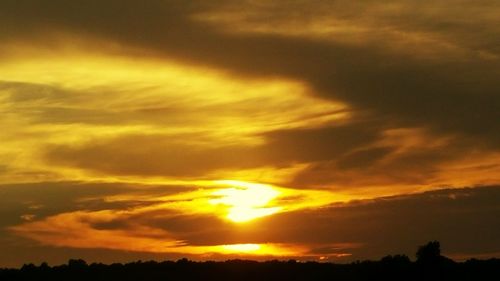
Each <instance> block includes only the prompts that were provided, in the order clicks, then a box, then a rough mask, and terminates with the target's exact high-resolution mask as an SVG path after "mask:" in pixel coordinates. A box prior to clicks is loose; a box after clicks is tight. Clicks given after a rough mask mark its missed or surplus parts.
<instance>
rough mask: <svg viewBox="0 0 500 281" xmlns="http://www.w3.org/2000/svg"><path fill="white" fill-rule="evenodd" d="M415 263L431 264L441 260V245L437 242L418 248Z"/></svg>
mask: <svg viewBox="0 0 500 281" xmlns="http://www.w3.org/2000/svg"><path fill="white" fill-rule="evenodd" d="M416 256H417V261H419V262H428V261H429V262H432V261H436V260H438V259H439V258H441V245H440V244H439V242H438V241H432V242H429V243H427V244H426V245H422V246H420V247H418V251H417V254H416Z"/></svg>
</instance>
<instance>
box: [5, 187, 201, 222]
mask: <svg viewBox="0 0 500 281" xmlns="http://www.w3.org/2000/svg"><path fill="white" fill-rule="evenodd" d="M190 189H191V187H185V186H172V185H163V186H161V185H157V186H154V185H141V184H125V183H86V182H41V183H23V184H2V185H0V226H2V227H5V226H10V225H14V224H17V223H20V222H22V218H21V216H22V215H25V214H32V215H34V216H35V217H36V219H42V218H44V217H47V216H51V215H55V214H58V213H63V212H70V211H77V210H100V209H103V208H108V209H122V208H126V207H129V206H130V207H131V206H138V205H141V204H144V202H141V201H140V200H137V201H134V200H129V201H126V202H105V201H104V200H103V198H104V197H106V196H111V195H119V194H127V195H132V194H136V195H144V194H155V195H157V196H161V195H168V194H172V193H176V192H180V191H188V190H190ZM151 203H152V202H147V204H151Z"/></svg>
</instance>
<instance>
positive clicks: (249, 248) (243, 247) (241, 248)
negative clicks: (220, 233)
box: [222, 244, 260, 253]
mask: <svg viewBox="0 0 500 281" xmlns="http://www.w3.org/2000/svg"><path fill="white" fill-rule="evenodd" d="M222 248H223V249H225V250H228V251H231V252H243V253H247V252H255V251H258V250H260V245H259V244H231V245H223V246H222Z"/></svg>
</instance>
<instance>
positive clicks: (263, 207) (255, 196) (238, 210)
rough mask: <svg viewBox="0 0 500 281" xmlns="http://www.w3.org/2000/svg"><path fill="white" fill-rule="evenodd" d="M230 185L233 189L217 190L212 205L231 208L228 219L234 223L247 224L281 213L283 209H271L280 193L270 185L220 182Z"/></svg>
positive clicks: (211, 201)
mask: <svg viewBox="0 0 500 281" xmlns="http://www.w3.org/2000/svg"><path fill="white" fill-rule="evenodd" d="M219 183H222V184H230V185H232V186H234V187H233V188H225V189H220V190H217V191H215V192H214V193H213V195H215V196H217V198H214V199H211V200H210V201H209V202H210V204H213V205H217V204H222V205H225V206H229V209H228V214H227V216H226V217H227V218H228V219H229V220H231V221H233V222H247V221H250V220H252V219H255V218H260V217H264V216H269V215H272V214H275V213H277V212H279V211H280V210H281V209H282V208H281V207H269V204H270V202H271V201H272V200H273V199H275V198H276V197H277V196H278V195H279V194H280V192H279V191H278V190H276V189H274V188H272V187H271V186H269V185H265V184H256V183H248V182H240V181H219Z"/></svg>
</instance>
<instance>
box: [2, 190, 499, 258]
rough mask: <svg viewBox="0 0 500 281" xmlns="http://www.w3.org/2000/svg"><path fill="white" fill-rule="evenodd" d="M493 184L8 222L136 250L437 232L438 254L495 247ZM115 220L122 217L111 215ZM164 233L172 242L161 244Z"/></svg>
mask: <svg viewBox="0 0 500 281" xmlns="http://www.w3.org/2000/svg"><path fill="white" fill-rule="evenodd" d="M499 190H500V189H499V188H498V187H478V188H466V189H444V190H439V191H431V192H426V193H419V194H409V195H400V196H394V197H383V198H377V199H373V200H362V201H353V202H349V203H339V204H334V205H331V206H329V207H323V208H314V209H309V210H306V211H304V210H302V211H292V212H285V213H281V214H277V215H274V216H270V217H266V218H262V219H260V220H257V221H255V222H252V223H251V225H248V226H245V225H241V226H240V225H234V224H228V223H222V222H217V221H214V220H213V219H212V218H210V216H203V215H198V214H191V215H181V216H179V215H175V214H172V213H169V212H164V213H162V212H161V209H155V210H153V209H151V208H136V209H133V208H132V209H131V208H129V209H126V210H114V211H113V210H97V211H75V212H67V213H61V214H57V215H53V216H50V217H47V218H45V219H41V220H36V221H32V222H25V223H22V224H19V225H17V226H14V227H10V230H11V231H13V233H14V234H16V235H20V236H22V237H28V238H30V239H34V240H36V241H39V242H41V243H42V244H45V245H59V246H65V247H75V248H87V247H97V248H111V249H119V250H125V251H130V250H131V251H138V252H142V251H148V252H167V253H168V252H180V253H182V252H183V250H184V251H185V253H187V254H189V253H191V254H193V253H201V252H203V251H202V250H203V249H206V250H207V249H212V251H215V248H213V247H215V246H217V245H221V244H231V243H237V244H241V243H269V245H277V244H281V245H289V247H293V245H296V246H297V247H298V246H301V247H305V248H306V249H308V250H307V251H308V252H309V254H310V255H321V256H324V255H327V256H328V255H331V256H332V257H336V256H338V255H339V254H342V253H343V254H346V253H348V254H351V255H352V256H349V258H351V259H364V258H378V257H380V256H382V255H385V254H388V253H405V254H408V255H413V252H414V251H415V245H419V244H422V243H424V242H425V241H428V240H435V239H437V240H441V241H443V244H444V246H443V248H444V252H445V254H449V255H454V254H466V253H469V254H471V255H473V254H474V253H479V252H482V253H495V252H498V250H499V247H500V245H499V244H498V241H497V239H496V237H498V234H500V233H499V231H500V229H499V228H497V227H492V226H494V225H496V224H495V221H496V217H497V216H498V212H499V211H500V210H499V209H498V207H497V204H496V202H497V201H498V197H499V196H500V193H499ZM478 218H481V219H478ZM120 221H122V222H124V223H116V222H120ZM194 222H195V223H196V224H194ZM143 230H144V231H143ZM311 232H314V233H316V235H310V233H311ZM110 239H111V240H113V241H114V242H113V243H111V244H110V243H109V240H110ZM470 240H474V241H477V243H474V244H470V243H468V242H467V241H470ZM169 241H170V242H172V243H173V244H171V245H169V246H168V245H165V243H170V242H169ZM276 243H277V244H276ZM162 245H163V246H162ZM200 251H201V252H200ZM278 255H279V254H278Z"/></svg>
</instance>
